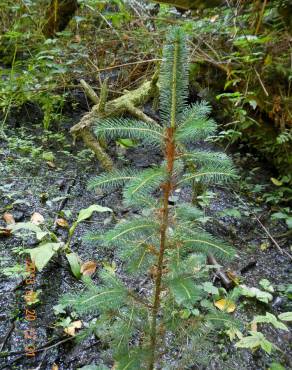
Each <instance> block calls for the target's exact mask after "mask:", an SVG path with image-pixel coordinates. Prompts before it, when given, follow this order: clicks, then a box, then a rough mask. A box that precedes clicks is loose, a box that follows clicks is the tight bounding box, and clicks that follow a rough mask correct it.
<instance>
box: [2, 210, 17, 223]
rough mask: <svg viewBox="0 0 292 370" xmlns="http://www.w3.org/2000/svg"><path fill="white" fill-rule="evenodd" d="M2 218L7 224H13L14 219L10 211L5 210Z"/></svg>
mask: <svg viewBox="0 0 292 370" xmlns="http://www.w3.org/2000/svg"><path fill="white" fill-rule="evenodd" d="M3 220H4V221H5V222H6V223H7V225H14V224H15V220H14V217H13V215H12V214H11V213H8V212H5V213H4V215H3Z"/></svg>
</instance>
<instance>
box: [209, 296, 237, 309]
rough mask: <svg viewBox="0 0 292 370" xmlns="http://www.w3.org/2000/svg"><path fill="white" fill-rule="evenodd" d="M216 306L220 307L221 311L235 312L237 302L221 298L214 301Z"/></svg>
mask: <svg viewBox="0 0 292 370" xmlns="http://www.w3.org/2000/svg"><path fill="white" fill-rule="evenodd" d="M214 306H215V307H217V308H219V310H220V311H226V312H228V313H231V312H234V311H235V309H236V306H235V304H234V303H233V302H232V301H230V300H229V299H225V298H222V299H219V301H216V302H215V303H214Z"/></svg>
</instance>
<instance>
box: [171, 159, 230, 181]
mask: <svg viewBox="0 0 292 370" xmlns="http://www.w3.org/2000/svg"><path fill="white" fill-rule="evenodd" d="M236 178H237V174H236V170H235V168H234V167H233V166H230V165H229V164H226V163H216V164H214V165H206V166H205V167H201V168H199V169H198V170H197V171H194V172H193V173H191V172H189V173H186V174H185V175H184V176H183V178H182V179H181V180H179V181H178V183H177V184H178V185H179V184H182V183H186V182H194V181H196V182H202V183H207V184H208V183H210V182H212V183H214V184H221V183H227V182H230V181H232V180H235V179H236Z"/></svg>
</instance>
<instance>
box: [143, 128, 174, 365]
mask: <svg viewBox="0 0 292 370" xmlns="http://www.w3.org/2000/svg"><path fill="white" fill-rule="evenodd" d="M173 134H174V128H173V127H169V128H167V139H166V159H167V172H168V179H167V181H166V183H165V184H164V185H163V209H162V221H161V229H160V249H159V256H158V261H157V275H156V280H155V293H154V303H153V309H152V323H151V329H150V361H149V367H148V369H149V370H153V368H154V363H155V352H156V345H157V315H158V311H159V308H160V294H161V280H162V274H163V262H164V252H165V249H166V241H167V235H166V234H167V227H168V215H169V206H168V199H169V195H170V192H171V190H172V187H173V184H172V173H173V164H174V157H175V143H174V135H173Z"/></svg>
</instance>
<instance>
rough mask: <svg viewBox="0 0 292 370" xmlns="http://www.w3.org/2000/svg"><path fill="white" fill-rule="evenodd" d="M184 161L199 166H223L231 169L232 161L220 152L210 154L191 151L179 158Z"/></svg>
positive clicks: (201, 151)
mask: <svg viewBox="0 0 292 370" xmlns="http://www.w3.org/2000/svg"><path fill="white" fill-rule="evenodd" d="M180 158H181V159H183V160H185V161H194V163H195V164H201V165H216V164H218V165H224V166H230V167H232V160H231V159H230V157H228V155H227V154H225V153H222V152H211V151H207V150H192V151H191V152H188V153H184V154H182V155H181V156H180Z"/></svg>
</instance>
